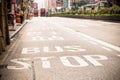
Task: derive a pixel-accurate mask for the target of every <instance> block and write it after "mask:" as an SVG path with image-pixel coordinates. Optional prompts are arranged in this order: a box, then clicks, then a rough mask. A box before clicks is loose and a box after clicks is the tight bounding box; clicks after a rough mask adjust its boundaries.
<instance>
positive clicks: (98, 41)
mask: <svg viewBox="0 0 120 80" xmlns="http://www.w3.org/2000/svg"><path fill="white" fill-rule="evenodd" d="M79 34H80V35H82V36H84V37H85V38H88V39H90V40H92V41H95V42H97V43H99V44H101V45H104V46H106V47H109V48H111V49H113V50H116V51H118V52H120V47H118V46H115V45H112V44H110V43H107V42H104V41H101V40H99V39H96V38H93V37H91V36H88V35H86V34H83V33H80V32H79Z"/></svg>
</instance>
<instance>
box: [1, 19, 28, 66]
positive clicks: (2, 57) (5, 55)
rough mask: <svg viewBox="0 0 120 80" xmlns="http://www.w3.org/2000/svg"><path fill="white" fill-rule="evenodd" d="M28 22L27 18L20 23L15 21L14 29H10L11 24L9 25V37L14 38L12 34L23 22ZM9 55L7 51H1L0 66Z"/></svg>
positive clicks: (20, 27) (18, 29) (21, 26)
mask: <svg viewBox="0 0 120 80" xmlns="http://www.w3.org/2000/svg"><path fill="white" fill-rule="evenodd" d="M27 23H28V20H25V21H24V22H23V23H22V24H20V23H15V26H14V29H12V26H8V27H9V34H10V39H12V38H14V36H15V35H16V34H17V33H18V32H19V31H20V30H21V29H22V28H23V27H24V25H25V24H27ZM8 56H9V54H8V53H6V52H3V54H0V67H2V66H3V67H4V65H2V64H3V62H4V61H5V60H6V58H7V57H8Z"/></svg>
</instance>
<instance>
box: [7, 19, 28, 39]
mask: <svg viewBox="0 0 120 80" xmlns="http://www.w3.org/2000/svg"><path fill="white" fill-rule="evenodd" d="M27 22H28V21H26V20H25V21H24V22H23V23H22V24H20V23H15V26H14V29H12V26H8V27H9V34H10V38H13V37H14V36H15V35H16V34H17V33H18V32H19V31H20V30H21V29H22V28H23V27H24V25H25V24H26V23H27Z"/></svg>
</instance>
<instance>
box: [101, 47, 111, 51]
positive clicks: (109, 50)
mask: <svg viewBox="0 0 120 80" xmlns="http://www.w3.org/2000/svg"><path fill="white" fill-rule="evenodd" d="M102 48H103V49H105V50H107V51H112V50H111V49H109V48H107V47H102Z"/></svg>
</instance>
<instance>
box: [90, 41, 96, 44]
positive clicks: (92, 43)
mask: <svg viewBox="0 0 120 80" xmlns="http://www.w3.org/2000/svg"><path fill="white" fill-rule="evenodd" d="M89 42H90V43H91V44H94V45H98V44H97V43H96V42H93V41H89Z"/></svg>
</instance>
